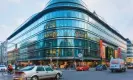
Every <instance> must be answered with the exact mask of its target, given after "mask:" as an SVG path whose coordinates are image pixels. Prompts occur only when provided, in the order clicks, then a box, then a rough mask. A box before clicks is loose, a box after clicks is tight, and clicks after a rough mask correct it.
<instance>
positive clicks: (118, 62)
mask: <svg viewBox="0 0 133 80" xmlns="http://www.w3.org/2000/svg"><path fill="white" fill-rule="evenodd" d="M110 70H111V72H114V71H124V72H125V71H126V65H125V61H124V60H123V59H119V58H117V59H111V61H110Z"/></svg>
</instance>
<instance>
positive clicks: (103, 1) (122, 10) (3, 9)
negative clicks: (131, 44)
mask: <svg viewBox="0 0 133 80" xmlns="http://www.w3.org/2000/svg"><path fill="white" fill-rule="evenodd" d="M48 1H49V0H0V41H4V40H6V39H7V37H9V35H11V33H13V31H14V30H15V29H16V28H18V27H19V26H20V25H21V24H22V23H23V22H24V21H25V20H26V19H28V18H29V17H30V16H31V15H33V14H35V13H37V12H40V11H42V10H43V9H44V8H45V6H46V4H47V2H48ZM83 1H84V2H85V3H86V5H87V7H88V9H89V10H90V11H91V12H93V11H95V12H96V13H97V14H98V15H99V16H101V17H102V18H104V20H105V21H106V22H107V24H109V25H110V26H112V27H113V28H115V29H116V30H117V31H118V32H119V33H120V34H121V35H123V36H124V37H125V38H129V39H131V40H133V36H132V34H133V0H83Z"/></svg>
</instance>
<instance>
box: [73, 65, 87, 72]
mask: <svg viewBox="0 0 133 80" xmlns="http://www.w3.org/2000/svg"><path fill="white" fill-rule="evenodd" d="M76 70H77V71H87V70H89V66H78V67H77V68H76Z"/></svg>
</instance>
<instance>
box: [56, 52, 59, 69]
mask: <svg viewBox="0 0 133 80" xmlns="http://www.w3.org/2000/svg"><path fill="white" fill-rule="evenodd" d="M58 57H59V55H58V52H57V62H56V66H57V69H58V68H59V61H58Z"/></svg>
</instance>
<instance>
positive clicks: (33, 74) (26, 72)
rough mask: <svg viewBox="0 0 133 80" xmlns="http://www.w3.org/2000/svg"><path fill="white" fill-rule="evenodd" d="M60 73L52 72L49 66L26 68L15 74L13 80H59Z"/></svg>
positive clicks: (57, 71)
mask: <svg viewBox="0 0 133 80" xmlns="http://www.w3.org/2000/svg"><path fill="white" fill-rule="evenodd" d="M61 77H62V72H61V71H59V70H53V69H51V68H50V67H49V66H27V67H25V68H23V69H21V70H19V71H17V72H15V74H14V76H13V79H14V80H40V79H57V80H58V79H60V78H61Z"/></svg>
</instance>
